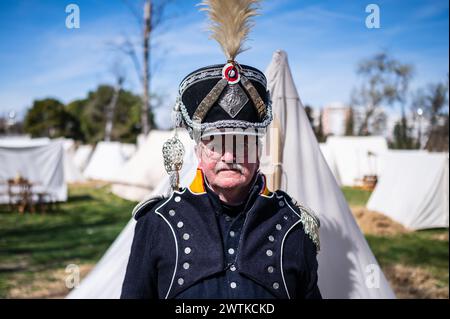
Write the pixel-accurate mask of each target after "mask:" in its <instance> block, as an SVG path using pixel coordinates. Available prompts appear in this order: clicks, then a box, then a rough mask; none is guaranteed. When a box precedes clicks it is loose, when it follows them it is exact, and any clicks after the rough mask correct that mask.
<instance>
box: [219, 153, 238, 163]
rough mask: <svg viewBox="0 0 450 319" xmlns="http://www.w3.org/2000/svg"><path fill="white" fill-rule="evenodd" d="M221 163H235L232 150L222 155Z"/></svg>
mask: <svg viewBox="0 0 450 319" xmlns="http://www.w3.org/2000/svg"><path fill="white" fill-rule="evenodd" d="M222 161H223V162H225V163H235V162H236V155H235V154H234V152H233V151H232V150H225V151H224V153H223V155H222Z"/></svg>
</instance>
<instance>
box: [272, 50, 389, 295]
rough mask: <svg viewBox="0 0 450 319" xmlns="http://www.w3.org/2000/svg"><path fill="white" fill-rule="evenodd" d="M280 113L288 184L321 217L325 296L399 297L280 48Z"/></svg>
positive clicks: (275, 95)
mask: <svg viewBox="0 0 450 319" xmlns="http://www.w3.org/2000/svg"><path fill="white" fill-rule="evenodd" d="M266 76H267V79H268V87H269V90H270V92H271V97H272V107H273V112H274V116H275V119H278V121H279V123H280V124H281V125H280V127H281V135H282V136H281V140H282V141H283V146H282V147H283V148H282V152H283V153H282V154H283V156H282V167H283V175H282V177H283V178H282V183H281V185H282V188H283V189H284V190H285V191H286V192H287V193H288V194H289V195H291V196H292V197H293V198H295V199H296V200H297V201H299V202H301V203H303V204H305V205H306V206H308V207H310V208H311V209H313V210H314V211H315V212H316V213H317V214H318V216H319V219H320V221H321V228H320V241H321V251H320V252H319V254H318V260H319V288H320V290H321V292H322V295H323V297H324V298H393V297H394V294H393V292H392V290H391V288H390V286H389V284H388V282H387V280H386V278H385V277H384V274H383V272H382V271H381V269H380V267H379V266H378V263H377V261H376V259H375V257H374V256H373V254H372V252H371V250H370V248H369V246H368V244H367V242H366V240H365V238H364V236H363V234H362V233H361V231H360V229H359V227H358V225H357V224H356V221H355V220H354V218H353V216H352V214H351V212H350V209H349V207H348V204H347V202H346V201H345V198H344V196H343V194H342V192H341V190H340V188H339V186H338V184H337V183H336V180H335V178H334V177H333V174H332V172H331V170H330V169H329V167H328V165H327V163H326V162H325V159H324V157H323V156H322V153H321V151H320V148H319V144H318V143H317V140H316V138H315V136H314V133H313V131H312V129H311V125H310V123H309V121H308V118H307V116H306V113H305V111H304V109H303V106H302V103H301V101H300V98H299V95H298V93H297V89H296V87H295V84H294V81H293V78H292V74H291V71H290V68H289V65H288V60H287V55H286V53H285V52H283V51H277V52H275V54H274V56H273V60H272V63H271V64H270V66H269V67H268V69H267V71H266Z"/></svg>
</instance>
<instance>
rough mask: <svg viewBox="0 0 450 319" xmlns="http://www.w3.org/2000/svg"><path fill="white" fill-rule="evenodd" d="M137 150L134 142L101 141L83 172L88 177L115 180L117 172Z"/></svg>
mask: <svg viewBox="0 0 450 319" xmlns="http://www.w3.org/2000/svg"><path fill="white" fill-rule="evenodd" d="M135 150H136V148H135V146H134V145H132V144H122V143H119V142H100V143H98V144H97V146H96V148H95V150H94V153H93V154H92V157H91V159H90V160H89V164H88V165H87V167H86V169H85V170H84V172H83V175H84V176H85V177H86V178H88V179H94V180H101V181H107V182H113V181H115V180H116V177H117V172H118V171H119V169H121V167H122V166H123V165H124V164H125V163H126V161H127V160H128V159H129V158H130V157H131V155H132V153H133V152H134V151H135Z"/></svg>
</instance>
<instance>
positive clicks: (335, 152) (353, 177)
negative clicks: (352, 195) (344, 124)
mask: <svg viewBox="0 0 450 319" xmlns="http://www.w3.org/2000/svg"><path fill="white" fill-rule="evenodd" d="M325 148H326V151H325V154H324V155H325V159H326V160H327V163H328V165H329V166H330V168H332V171H333V174H334V176H335V178H336V181H337V182H338V184H339V185H341V186H357V185H360V184H361V182H362V179H363V177H364V175H378V176H379V175H380V174H381V173H382V172H381V166H382V164H381V163H380V160H381V158H382V156H383V154H385V153H386V152H387V150H388V146H387V142H386V139H385V138H384V137H382V136H367V137H359V136H358V137H355V136H330V137H328V138H327V141H326V143H325V147H324V148H323V149H325Z"/></svg>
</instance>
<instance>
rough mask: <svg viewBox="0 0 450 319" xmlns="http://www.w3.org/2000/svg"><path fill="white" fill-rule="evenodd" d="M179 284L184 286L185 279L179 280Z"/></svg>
mask: <svg viewBox="0 0 450 319" xmlns="http://www.w3.org/2000/svg"><path fill="white" fill-rule="evenodd" d="M178 284H179V285H180V286H181V285H183V284H184V279H183V278H178Z"/></svg>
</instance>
